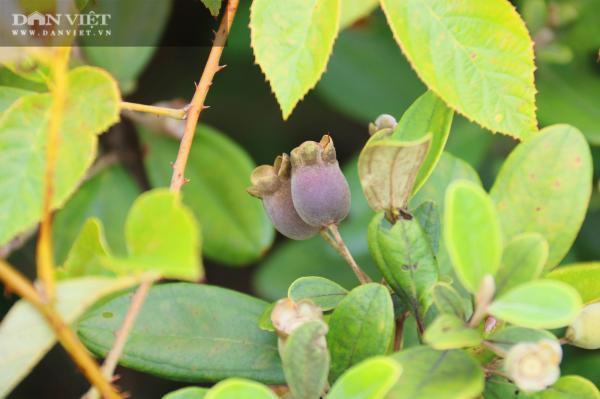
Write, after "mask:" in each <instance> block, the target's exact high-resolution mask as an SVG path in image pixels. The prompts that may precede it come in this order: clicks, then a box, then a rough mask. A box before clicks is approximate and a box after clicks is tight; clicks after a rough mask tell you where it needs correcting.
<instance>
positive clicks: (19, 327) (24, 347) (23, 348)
mask: <svg viewBox="0 0 600 399" xmlns="http://www.w3.org/2000/svg"><path fill="white" fill-rule="evenodd" d="M132 284H134V280H133V279H130V278H120V279H112V278H101V277H93V278H81V279H73V280H69V281H63V282H59V283H58V285H57V293H56V303H55V309H56V310H57V311H58V313H59V314H60V315H61V317H62V319H63V321H64V322H65V323H67V324H70V323H72V322H74V321H75V319H77V317H79V315H81V314H82V313H83V312H84V310H85V309H86V308H87V307H88V306H90V305H92V304H93V303H94V302H96V301H97V300H98V299H100V298H101V297H103V296H104V295H107V294H109V293H111V292H114V291H118V290H121V289H123V288H126V287H128V286H130V285H132ZM55 342H56V337H55V335H54V332H53V331H52V330H51V329H50V327H48V324H47V322H46V320H45V319H44V318H43V317H42V316H41V315H40V314H39V312H38V311H37V310H36V309H35V308H34V307H33V306H32V305H30V304H29V303H28V302H26V301H25V300H23V299H21V300H19V301H18V302H17V303H16V304H15V305H13V307H12V308H11V309H10V311H9V312H8V314H7V315H6V316H4V319H3V320H2V324H0V354H1V356H0V397H5V396H6V395H7V394H8V393H9V392H10V391H11V390H12V389H13V388H14V387H15V386H16V385H17V384H18V383H19V381H21V380H22V379H23V378H24V377H25V376H26V375H27V374H28V373H29V372H30V371H31V370H32V369H33V367H34V366H35V365H36V364H37V363H38V362H39V361H40V360H41V359H42V357H43V356H44V355H45V354H46V353H47V352H48V351H49V350H50V348H52V346H53V345H54V343H55Z"/></svg>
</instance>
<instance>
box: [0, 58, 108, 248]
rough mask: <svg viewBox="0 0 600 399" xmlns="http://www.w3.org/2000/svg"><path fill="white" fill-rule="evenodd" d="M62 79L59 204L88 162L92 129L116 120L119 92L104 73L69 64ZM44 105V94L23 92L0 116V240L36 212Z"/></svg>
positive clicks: (56, 185) (45, 123)
mask: <svg viewBox="0 0 600 399" xmlns="http://www.w3.org/2000/svg"><path fill="white" fill-rule="evenodd" d="M67 84H68V88H67V90H68V91H67V99H66V103H65V110H64V115H63V118H62V124H61V128H60V129H59V143H60V145H59V146H58V154H57V158H56V159H57V163H56V172H55V176H54V195H53V198H52V199H53V201H52V207H53V208H58V207H60V206H62V205H63V204H64V203H65V201H66V200H67V198H68V197H69V196H70V195H71V194H72V193H73V191H75V189H76V188H77V186H78V184H79V182H80V181H81V179H82V178H83V177H84V175H85V172H86V170H87V169H88V167H89V166H90V165H91V164H92V162H93V160H94V158H95V156H96V146H97V138H96V137H95V136H96V134H99V133H102V132H103V131H104V130H106V129H107V128H108V127H109V126H111V125H112V124H114V123H115V122H117V121H118V120H119V101H120V94H119V91H118V89H117V84H116V83H115V81H114V80H113V79H112V78H111V77H110V75H108V74H107V73H106V72H104V71H102V70H101V69H97V68H92V67H80V68H75V69H73V70H72V71H70V72H69V75H68V83H67ZM90 104H94V106H90ZM50 105H51V97H50V94H32V95H28V96H23V97H21V98H20V99H19V100H17V101H16V102H14V103H13V104H12V106H11V107H10V108H9V109H7V110H6V111H5V112H4V113H3V114H2V117H1V118H0V152H2V157H1V158H0V192H2V193H3V195H2V196H0V245H2V244H4V243H6V242H7V241H9V240H10V239H11V238H12V237H13V236H15V235H17V234H19V233H22V232H24V231H25V230H27V229H28V228H31V227H32V226H33V225H34V224H35V223H37V221H38V220H39V218H40V217H41V212H42V197H43V195H42V190H43V183H42V182H43V176H44V170H45V164H46V161H45V160H46V139H47V127H48V121H49V115H50ZM9 149H10V151H9ZM23 204H27V206H23Z"/></svg>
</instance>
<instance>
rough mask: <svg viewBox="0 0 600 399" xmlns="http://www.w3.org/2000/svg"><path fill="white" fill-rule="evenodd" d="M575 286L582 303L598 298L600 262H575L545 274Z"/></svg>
mask: <svg viewBox="0 0 600 399" xmlns="http://www.w3.org/2000/svg"><path fill="white" fill-rule="evenodd" d="M546 277H547V278H549V279H552V280H558V281H562V282H563V283H567V284H569V285H570V286H571V287H573V288H575V289H576V290H577V292H579V295H581V300H582V301H583V303H591V302H596V301H598V300H600V284H599V282H600V262H590V263H575V264H572V265H565V266H561V267H559V268H558V269H555V270H552V271H551V272H550V273H548V275H547V276H546Z"/></svg>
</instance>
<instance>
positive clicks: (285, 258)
mask: <svg viewBox="0 0 600 399" xmlns="http://www.w3.org/2000/svg"><path fill="white" fill-rule="evenodd" d="M342 172H343V173H344V175H345V176H346V179H347V180H348V184H349V185H350V194H351V197H352V203H351V205H350V214H349V215H348V217H347V219H346V220H345V221H344V223H342V224H341V225H340V233H341V235H342V237H343V238H344V240H345V241H346V245H348V248H349V249H350V252H351V253H352V255H353V256H354V258H355V259H356V261H357V262H358V264H359V265H360V266H361V267H362V268H363V270H365V272H366V273H367V274H368V275H369V276H371V278H373V279H377V278H378V277H380V276H379V272H378V271H377V269H376V267H375V265H374V264H373V260H372V258H371V256H370V255H369V249H368V247H367V237H366V236H367V226H368V225H369V222H370V220H371V218H372V217H373V212H372V211H371V209H370V208H369V205H368V204H367V202H366V200H365V197H364V195H363V194H362V190H361V187H360V183H359V181H358V170H357V168H356V162H355V161H351V162H349V163H348V164H346V165H345V166H344V168H343V170H342ZM184 187H185V186H184ZM304 276H322V277H326V278H328V279H330V280H333V281H335V282H336V283H338V284H340V285H341V286H343V287H344V288H351V287H354V286H356V285H357V283H358V282H357V280H356V276H355V275H354V273H352V271H351V270H350V268H349V267H348V264H346V262H344V260H343V259H342V258H341V257H340V255H339V254H338V253H337V252H336V251H334V250H333V249H332V248H331V247H330V246H329V245H328V244H327V243H326V242H325V241H324V240H323V239H322V238H321V237H319V236H316V237H313V238H311V239H308V240H304V241H292V240H287V241H286V242H284V243H282V244H281V245H280V246H278V247H277V248H276V249H275V250H274V251H273V252H272V253H271V254H270V256H269V257H268V258H267V259H266V260H265V261H264V262H263V263H262V264H261V266H260V268H259V269H258V271H257V273H256V274H255V276H254V286H255V287H256V290H257V292H258V293H259V295H260V296H261V297H265V298H268V299H269V300H273V301H275V300H277V299H279V298H281V297H284V296H287V293H288V287H289V286H290V284H292V283H293V282H294V280H296V279H298V278H301V277H304Z"/></svg>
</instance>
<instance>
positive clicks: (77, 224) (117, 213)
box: [52, 166, 140, 264]
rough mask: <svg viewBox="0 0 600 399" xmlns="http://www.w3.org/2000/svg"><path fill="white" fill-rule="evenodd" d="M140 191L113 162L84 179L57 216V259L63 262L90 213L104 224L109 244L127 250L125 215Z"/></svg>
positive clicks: (120, 251) (54, 237) (54, 225)
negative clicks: (112, 164) (86, 179)
mask: <svg viewBox="0 0 600 399" xmlns="http://www.w3.org/2000/svg"><path fill="white" fill-rule="evenodd" d="M139 194H140V189H139V187H138V186H137V184H136V183H135V181H134V180H133V179H132V178H131V176H129V174H128V173H127V172H126V171H125V169H124V168H123V167H121V166H111V167H109V168H107V169H105V170H103V171H102V172H100V173H98V174H97V175H95V176H94V177H92V178H91V179H90V180H88V181H86V182H84V183H83V184H82V185H81V187H79V189H78V190H77V191H76V192H75V194H73V197H71V198H70V199H69V201H68V202H67V204H66V205H65V207H64V208H63V209H61V210H59V211H58V212H57V213H56V215H55V217H54V221H53V223H52V240H53V243H54V253H55V257H56V260H57V262H58V263H59V264H61V263H63V261H64V260H65V257H66V255H67V252H68V251H69V249H70V248H71V245H72V244H73V241H74V240H75V238H76V237H77V236H78V234H79V232H80V230H81V229H82V227H83V226H84V224H85V223H86V220H87V219H88V218H91V217H94V218H97V219H99V221H101V222H102V224H103V225H104V227H105V231H104V233H105V234H106V242H107V243H108V245H109V247H110V248H111V249H113V250H114V251H115V252H116V253H117V254H125V253H126V248H125V237H124V234H123V230H124V226H125V218H126V217H127V212H128V211H129V208H130V207H131V205H132V204H133V201H135V199H136V198H137V196H138V195H139Z"/></svg>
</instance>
